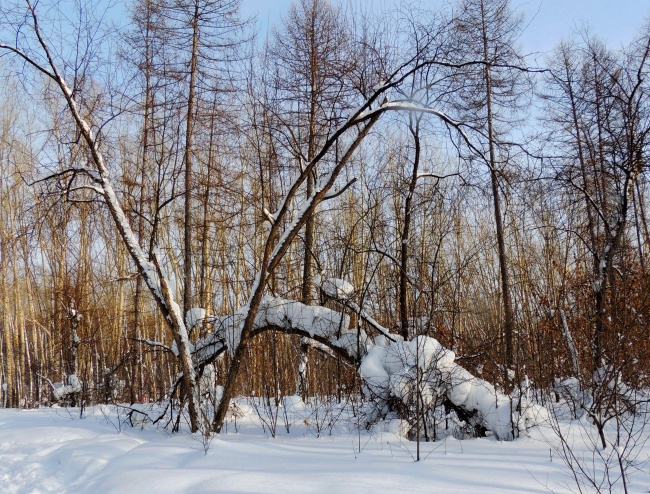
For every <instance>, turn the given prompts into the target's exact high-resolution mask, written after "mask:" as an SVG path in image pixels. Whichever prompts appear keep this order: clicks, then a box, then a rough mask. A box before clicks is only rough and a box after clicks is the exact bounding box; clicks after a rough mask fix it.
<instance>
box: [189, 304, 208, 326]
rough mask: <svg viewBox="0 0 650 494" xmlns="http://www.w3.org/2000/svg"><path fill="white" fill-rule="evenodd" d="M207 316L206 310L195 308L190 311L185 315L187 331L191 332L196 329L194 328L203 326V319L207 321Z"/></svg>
mask: <svg viewBox="0 0 650 494" xmlns="http://www.w3.org/2000/svg"><path fill="white" fill-rule="evenodd" d="M205 316H206V311H205V309H202V308H200V307H195V308H193V309H190V310H188V311H187V312H186V313H185V325H186V326H187V329H189V330H191V329H193V328H194V326H197V325H199V324H201V323H202V322H203V319H205Z"/></svg>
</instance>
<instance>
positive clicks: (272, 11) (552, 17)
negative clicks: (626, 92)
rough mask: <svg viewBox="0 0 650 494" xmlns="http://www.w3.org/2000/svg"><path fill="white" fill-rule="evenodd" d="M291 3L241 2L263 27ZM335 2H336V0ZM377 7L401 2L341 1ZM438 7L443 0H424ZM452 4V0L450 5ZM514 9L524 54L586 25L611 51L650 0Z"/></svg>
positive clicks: (537, 0)
mask: <svg viewBox="0 0 650 494" xmlns="http://www.w3.org/2000/svg"><path fill="white" fill-rule="evenodd" d="M291 1H292V0H242V13H243V14H244V15H257V17H258V21H259V22H260V23H261V25H262V26H263V27H262V29H263V30H264V28H265V26H266V25H269V24H270V25H273V24H274V23H276V22H277V21H278V20H279V19H280V16H281V15H283V14H284V13H285V12H287V10H288V8H289V5H291ZM334 1H336V0H334ZM338 1H340V2H345V1H354V2H355V3H356V4H359V3H366V4H369V5H372V6H375V5H376V6H377V7H376V8H377V9H378V10H380V9H382V7H385V6H388V7H390V6H392V5H396V4H398V3H399V2H398V0H338ZM422 2H423V3H426V4H429V5H431V6H435V5H436V4H438V5H442V4H443V3H444V0H422ZM451 3H453V1H452V2H451ZM512 6H513V7H514V8H515V9H518V10H521V11H523V12H524V14H525V15H526V22H527V24H528V27H527V28H526V31H525V32H524V34H523V35H522V37H521V43H522V45H523V48H524V52H525V53H531V52H548V51H550V50H552V49H553V47H554V46H555V45H556V44H557V42H558V41H559V40H560V39H562V38H563V37H564V38H568V37H570V36H571V35H572V33H573V32H575V31H576V30H580V29H581V28H582V27H583V26H589V29H590V32H592V33H593V34H597V35H598V36H599V37H601V38H602V39H603V40H604V41H606V42H607V45H608V46H609V47H610V48H619V47H620V46H621V45H623V44H626V43H628V42H629V41H630V40H631V39H632V37H633V36H634V34H635V33H638V32H639V29H640V28H641V26H642V25H643V24H644V22H645V21H646V20H647V19H648V16H650V0H512Z"/></svg>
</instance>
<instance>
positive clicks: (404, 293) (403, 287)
mask: <svg viewBox="0 0 650 494" xmlns="http://www.w3.org/2000/svg"><path fill="white" fill-rule="evenodd" d="M410 118H411V119H413V116H412V115H411V116H410ZM409 130H410V131H411V135H412V136H413V142H414V144H415V155H414V157H413V171H412V173H411V181H410V182H409V188H408V193H407V195H406V200H405V201H404V228H403V229H402V235H401V239H400V240H401V242H400V249H401V251H400V252H401V255H400V264H401V265H400V271H399V308H400V311H399V312H400V325H401V326H400V333H401V335H402V337H403V338H404V341H408V340H409V322H408V319H409V318H408V259H409V233H410V228H411V216H412V211H411V210H412V202H413V195H414V194H415V186H416V185H417V180H418V170H419V167H420V152H421V147H420V133H419V130H420V120H419V119H417V120H416V122H415V126H414V125H413V121H412V120H411V122H410V125H409Z"/></svg>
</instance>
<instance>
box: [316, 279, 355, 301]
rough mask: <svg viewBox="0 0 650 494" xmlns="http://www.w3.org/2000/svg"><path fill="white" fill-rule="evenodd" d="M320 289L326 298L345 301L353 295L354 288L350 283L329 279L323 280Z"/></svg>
mask: <svg viewBox="0 0 650 494" xmlns="http://www.w3.org/2000/svg"><path fill="white" fill-rule="evenodd" d="M321 289H322V290H323V292H325V294H326V295H327V296H328V297H332V298H335V299H337V300H346V299H349V298H351V297H352V296H353V295H354V286H352V284H351V283H349V282H347V281H345V280H341V279H338V278H329V279H327V280H325V281H324V282H323V283H322V285H321Z"/></svg>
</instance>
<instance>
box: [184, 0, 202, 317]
mask: <svg viewBox="0 0 650 494" xmlns="http://www.w3.org/2000/svg"><path fill="white" fill-rule="evenodd" d="M199 6H200V1H199V0H194V16H193V18H192V54H191V58H190V82H189V89H188V96H187V122H186V127H185V157H184V161H185V225H184V239H185V245H184V253H183V262H184V264H183V268H184V269H183V274H184V286H183V314H187V311H188V310H190V309H191V308H192V304H193V292H194V289H193V285H192V229H193V225H192V192H193V182H192V181H193V177H192V160H193V156H192V154H193V148H192V134H193V132H194V112H195V108H194V106H195V103H196V101H195V99H196V96H195V94H194V93H195V91H196V72H197V62H198V50H199Z"/></svg>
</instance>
